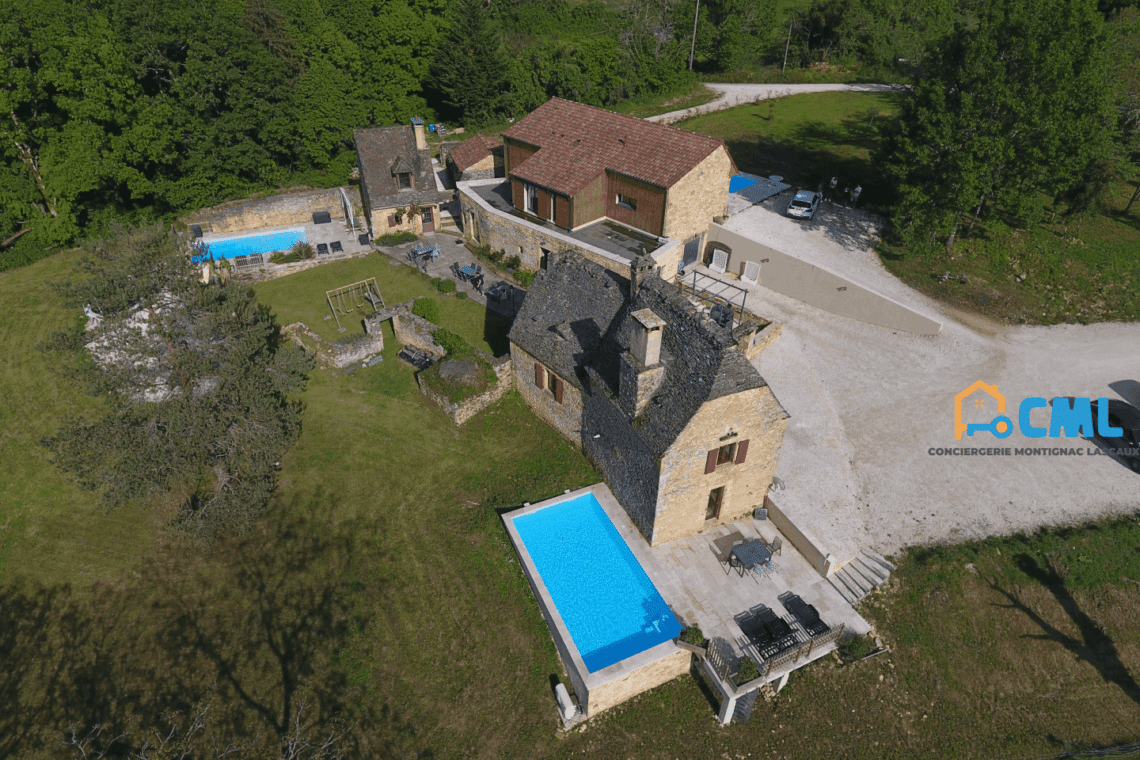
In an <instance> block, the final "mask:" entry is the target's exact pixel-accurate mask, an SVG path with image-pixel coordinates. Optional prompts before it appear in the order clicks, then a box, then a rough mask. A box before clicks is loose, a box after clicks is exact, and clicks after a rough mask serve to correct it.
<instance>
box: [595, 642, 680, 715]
mask: <svg viewBox="0 0 1140 760" xmlns="http://www.w3.org/2000/svg"><path fill="white" fill-rule="evenodd" d="M692 657H693V655H692V653H691V652H688V651H686V650H684V649H678V650H677V651H676V652H675V653H674V654H671V655H669V656H667V657H663V658H662V659H660V660H658V661H657V662H653V663H650V664H648V665H646V666H644V667H641V668H638V669H637V670H635V671H633V672H632V673H630V674H628V675H625V676H622V677H621V678H618V679H615V680H613V681H610V682H609V683H604V684H602V685H601V686H595V687H594V688H592V689H590V691H589V694H588V695H587V697H586V699H585V700H584V701H585V703H586V710H587V713H586V714H587V715H588V716H590V717H593V716H595V715H597V714H598V713H600V712H602V711H603V710H608V709H610V708H611V707H615V706H617V705H620V704H621V703H622V702H625V701H626V700H628V699H632V698H633V697H636V696H637V695H638V694H641V693H643V692H646V691H649V690H650V689H655V688H657V687H658V686H660V685H661V684H663V683H668V682H669V681H672V680H673V679H674V678H676V677H677V676H683V675H685V674H686V673H688V672H689V666H690V664H691V662H692ZM579 699H580V700H581V695H579Z"/></svg>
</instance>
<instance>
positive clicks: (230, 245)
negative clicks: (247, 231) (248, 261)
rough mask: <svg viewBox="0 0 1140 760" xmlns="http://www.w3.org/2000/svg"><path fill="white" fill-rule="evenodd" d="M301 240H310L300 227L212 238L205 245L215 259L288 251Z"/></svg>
mask: <svg viewBox="0 0 1140 760" xmlns="http://www.w3.org/2000/svg"><path fill="white" fill-rule="evenodd" d="M299 240H308V238H307V237H306V236H305V230H304V229H303V228H300V227H298V228H297V229H294V230H282V231H281V232H266V233H263V234H261V235H246V236H244V237H231V238H222V239H220V240H211V241H209V242H208V243H205V246H206V248H207V249H209V251H210V253H212V254H213V255H214V258H215V259H232V258H234V257H236V256H250V255H252V254H255V253H273V252H274V251H287V250H289V249H290V248H291V247H293V244H294V243H296V242H297V241H299Z"/></svg>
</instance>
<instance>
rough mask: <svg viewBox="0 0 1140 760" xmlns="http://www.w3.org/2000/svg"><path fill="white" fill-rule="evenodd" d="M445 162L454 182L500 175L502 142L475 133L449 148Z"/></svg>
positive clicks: (501, 174) (501, 169)
mask: <svg viewBox="0 0 1140 760" xmlns="http://www.w3.org/2000/svg"><path fill="white" fill-rule="evenodd" d="M446 164H447V171H448V174H449V175H450V176H451V178H452V179H453V180H454V181H456V182H468V181H470V180H473V179H493V178H495V177H502V176H504V174H503V171H504V170H503V144H502V143H501V142H499V141H497V140H492V139H491V138H489V137H484V136H483V135H478V134H477V135H475V136H474V137H471V138H469V139H467V140H464V141H463V142H461V143H458V144H455V145H453V146H452V147H451V148H449V149H448V151H447V158H446Z"/></svg>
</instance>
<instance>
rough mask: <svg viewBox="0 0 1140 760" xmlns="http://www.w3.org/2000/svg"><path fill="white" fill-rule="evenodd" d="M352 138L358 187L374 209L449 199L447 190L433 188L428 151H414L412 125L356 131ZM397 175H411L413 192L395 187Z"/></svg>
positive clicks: (450, 195) (414, 142)
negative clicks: (354, 144) (358, 165)
mask: <svg viewBox="0 0 1140 760" xmlns="http://www.w3.org/2000/svg"><path fill="white" fill-rule="evenodd" d="M353 138H354V139H355V141H356V157H357V161H358V163H359V164H360V184H361V188H362V190H363V191H364V195H365V197H367V199H368V202H369V204H370V205H371V207H372V209H373V210H377V209H384V208H395V207H397V206H407V205H409V204H412V203H415V204H428V203H446V202H447V201H449V200H451V198H452V195H453V194H452V192H451V191H450V190H449V191H444V192H440V191H439V190H437V189H436V186H435V174H434V173H433V171H432V165H431V151H430V150H429V149H427V148H425V149H424V150H417V149H416V133H415V132H414V131H413V130H412V127H411V126H403V127H379V128H372V129H358V130H356V131H355V132H353ZM400 172H407V173H409V174H411V175H412V188H413V189H411V190H401V189H400V188H399V187H397V186H396V174H397V173H400Z"/></svg>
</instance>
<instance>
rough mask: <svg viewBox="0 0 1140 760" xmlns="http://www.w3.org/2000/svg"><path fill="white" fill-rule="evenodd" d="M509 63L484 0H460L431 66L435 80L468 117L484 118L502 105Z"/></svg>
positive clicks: (449, 102) (447, 96)
mask: <svg viewBox="0 0 1140 760" xmlns="http://www.w3.org/2000/svg"><path fill="white" fill-rule="evenodd" d="M508 72H509V63H508V61H507V57H506V54H505V53H504V51H503V44H502V40H501V39H500V38H499V32H498V30H497V29H496V28H495V27H494V26H493V25H492V23H491V21H490V19H489V18H488V17H487V12H486V10H485V9H484V7H483V3H482V0H458V2H457V3H456V4H455V7H454V9H453V12H452V14H451V18H450V19H449V21H448V28H447V32H446V34H445V35H444V37H443V40H442V42H441V44H440V47H439V51H438V53H437V54H436V58H435V62H434V64H433V66H432V72H431V73H432V80H433V81H434V83H435V86H436V87H438V88H439V90H440V92H442V93H443V95H444V99H445V101H446V103H447V104H448V105H449V106H452V107H454V108H457V109H459V110H460V111H461V112H462V113H463V117H464V118H465V119H471V120H474V121H477V122H478V121H485V120H487V119H489V118H490V117H491V116H492V115H493V114H495V113H497V112H499V111H500V110H501V108H502V102H503V101H502V98H503V95H504V94H505V93H506V91H507V85H508V82H509V79H508Z"/></svg>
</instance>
